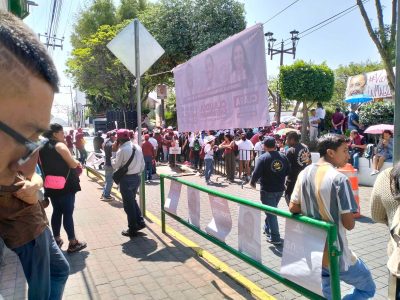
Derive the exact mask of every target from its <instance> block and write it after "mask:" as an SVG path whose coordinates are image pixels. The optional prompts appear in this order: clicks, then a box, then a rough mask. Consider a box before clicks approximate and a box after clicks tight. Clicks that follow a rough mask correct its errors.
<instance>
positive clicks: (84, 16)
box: [71, 0, 117, 49]
mask: <svg viewBox="0 0 400 300" xmlns="http://www.w3.org/2000/svg"><path fill="white" fill-rule="evenodd" d="M115 24H117V18H116V16H115V6H114V3H113V1H112V0H95V1H94V2H93V4H92V5H91V6H90V7H89V8H88V9H87V10H85V11H82V12H80V16H79V18H78V20H77V22H76V23H75V24H74V26H73V31H72V34H71V44H72V48H74V49H77V48H80V47H81V46H82V41H83V40H84V39H86V38H88V37H90V36H91V35H92V34H94V33H96V31H97V30H98V29H99V28H100V26H102V25H115Z"/></svg>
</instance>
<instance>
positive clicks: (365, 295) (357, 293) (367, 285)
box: [322, 259, 376, 300]
mask: <svg viewBox="0 0 400 300" xmlns="http://www.w3.org/2000/svg"><path fill="white" fill-rule="evenodd" d="M340 280H342V281H344V282H346V283H347V284H349V285H352V286H354V289H353V291H352V292H351V294H347V295H346V296H344V297H343V298H342V299H343V300H345V299H346V300H362V299H369V298H372V297H374V295H375V289H376V287H375V283H374V280H373V279H372V276H371V272H370V271H369V270H368V268H367V266H366V265H365V263H364V262H363V261H362V260H361V259H357V262H356V263H355V264H354V265H352V266H350V267H349V269H348V270H347V271H346V272H340ZM322 292H323V294H324V296H325V298H327V299H328V300H330V299H332V293H331V285H330V275H329V270H328V269H325V268H322Z"/></svg>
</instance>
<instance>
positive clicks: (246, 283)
mask: <svg viewBox="0 0 400 300" xmlns="http://www.w3.org/2000/svg"><path fill="white" fill-rule="evenodd" d="M89 173H93V175H94V176H95V177H96V178H99V176H98V175H100V176H101V178H103V175H102V174H101V173H100V172H97V171H95V170H90V171H89V172H87V174H89ZM95 173H97V174H95ZM88 177H89V178H90V176H88ZM103 179H104V178H103ZM103 182H104V180H103ZM112 191H113V192H114V193H115V194H116V195H117V196H118V198H120V199H122V197H121V194H120V192H119V191H118V190H117V189H116V188H114V187H113V188H112ZM146 217H148V218H149V219H150V220H151V221H152V222H154V223H156V224H157V225H159V226H161V220H160V219H158V218H157V217H156V216H155V215H153V214H152V213H151V212H149V211H148V210H146ZM166 231H167V233H168V234H169V235H171V236H173V237H174V238H176V239H177V240H178V241H179V242H181V243H182V244H184V245H186V246H187V247H189V248H191V249H192V250H193V251H194V252H195V253H196V254H197V255H198V256H200V257H202V258H204V259H205V260H206V261H207V262H209V263H210V264H211V265H212V266H213V267H214V268H215V269H216V270H219V271H221V272H223V273H225V274H226V275H227V276H229V277H230V278H232V279H233V280H235V281H236V282H237V283H239V284H240V285H241V286H243V287H244V288H246V289H247V290H248V291H249V292H250V294H252V295H253V296H254V297H256V298H257V299H262V300H275V299H276V298H275V297H273V296H271V295H270V294H268V293H267V292H266V291H264V290H263V289H262V288H260V287H259V286H258V285H257V284H255V283H254V282H252V281H251V280H249V279H248V278H246V277H245V276H243V275H242V274H240V273H239V272H237V271H235V270H234V269H232V268H231V267H229V266H228V265H227V264H226V263H224V262H222V261H220V260H219V259H218V258H217V257H215V256H214V255H212V254H211V253H210V252H208V251H206V250H204V249H203V248H201V247H200V246H199V245H197V244H196V243H195V242H193V241H191V240H190V239H188V238H186V237H185V236H184V235H182V234H180V233H179V232H177V231H175V230H174V229H173V228H171V227H170V226H168V225H166Z"/></svg>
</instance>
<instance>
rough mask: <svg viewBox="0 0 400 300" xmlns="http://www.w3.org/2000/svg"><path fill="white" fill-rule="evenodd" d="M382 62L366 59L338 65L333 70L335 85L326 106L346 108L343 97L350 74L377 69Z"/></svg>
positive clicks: (380, 66) (379, 68)
mask: <svg viewBox="0 0 400 300" xmlns="http://www.w3.org/2000/svg"><path fill="white" fill-rule="evenodd" d="M383 68H384V67H383V65H382V63H377V62H371V61H369V60H367V61H366V62H361V63H354V62H352V63H350V64H348V65H345V66H344V65H339V67H338V68H337V69H336V70H335V87H334V90H333V96H332V99H331V101H329V103H327V106H328V107H330V108H332V109H335V108H336V107H340V108H341V109H342V110H346V109H347V107H348V104H347V103H345V102H344V101H343V100H344V97H345V92H346V87H347V79H348V78H349V77H350V76H354V75H358V74H361V73H368V72H373V71H377V70H381V69H383Z"/></svg>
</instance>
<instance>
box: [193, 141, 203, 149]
mask: <svg viewBox="0 0 400 300" xmlns="http://www.w3.org/2000/svg"><path fill="white" fill-rule="evenodd" d="M193 150H194V151H200V150H201V146H200V142H199V140H198V139H195V141H194V143H193Z"/></svg>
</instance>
